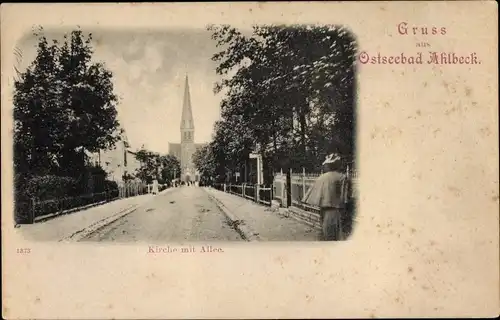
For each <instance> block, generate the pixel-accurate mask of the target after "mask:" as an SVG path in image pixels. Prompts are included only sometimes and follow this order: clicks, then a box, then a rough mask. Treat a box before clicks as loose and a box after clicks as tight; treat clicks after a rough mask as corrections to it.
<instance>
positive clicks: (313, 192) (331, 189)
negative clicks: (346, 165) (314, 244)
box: [302, 154, 347, 241]
mask: <svg viewBox="0 0 500 320" xmlns="http://www.w3.org/2000/svg"><path fill="white" fill-rule="evenodd" d="M323 166H324V171H325V173H323V174H322V175H321V176H319V177H318V179H317V180H316V181H315V183H314V185H313V186H312V187H311V188H310V189H309V190H308V192H307V194H306V195H305V196H304V199H302V202H304V203H307V204H309V205H311V206H315V207H319V208H320V223H321V231H322V240H327V241H331V240H344V234H343V225H342V218H343V217H344V215H345V211H346V207H347V177H346V175H345V174H344V173H342V159H341V158H340V156H339V155H336V154H330V155H329V156H327V157H326V159H325V161H324V162H323Z"/></svg>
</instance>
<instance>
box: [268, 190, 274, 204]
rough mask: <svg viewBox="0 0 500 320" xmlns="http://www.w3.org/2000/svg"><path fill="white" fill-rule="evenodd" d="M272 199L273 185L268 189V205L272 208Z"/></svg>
mask: <svg viewBox="0 0 500 320" xmlns="http://www.w3.org/2000/svg"><path fill="white" fill-rule="evenodd" d="M273 199H274V185H273V186H271V188H270V189H269V206H270V207H271V208H272V206H273Z"/></svg>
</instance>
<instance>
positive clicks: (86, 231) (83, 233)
mask: <svg viewBox="0 0 500 320" xmlns="http://www.w3.org/2000/svg"><path fill="white" fill-rule="evenodd" d="M152 199H154V197H151V198H149V199H147V200H145V201H144V202H142V203H139V204H132V205H130V206H129V207H127V208H125V209H123V210H121V211H119V212H118V213H115V214H113V215H111V216H109V217H106V218H104V219H101V220H99V221H97V222H94V223H92V224H91V225H89V226H86V227H84V228H83V229H81V230H78V231H76V232H74V233H73V234H71V235H69V236H67V237H64V238H63V239H61V240H59V242H79V241H81V240H83V239H85V238H87V237H89V236H90V235H92V234H94V233H96V232H97V231H99V230H101V229H102V228H104V227H106V226H107V225H109V224H111V223H113V222H115V221H116V220H118V219H120V218H123V217H125V216H126V215H128V214H131V213H132V212H134V211H136V210H137V209H139V208H140V207H141V206H143V205H144V204H146V203H148V202H149V201H150V200H152Z"/></svg>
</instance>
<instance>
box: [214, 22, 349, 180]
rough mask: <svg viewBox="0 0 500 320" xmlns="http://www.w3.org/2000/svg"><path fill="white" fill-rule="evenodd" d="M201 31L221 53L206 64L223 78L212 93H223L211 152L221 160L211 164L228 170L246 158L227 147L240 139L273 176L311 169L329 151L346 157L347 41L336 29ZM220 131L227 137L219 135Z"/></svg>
mask: <svg viewBox="0 0 500 320" xmlns="http://www.w3.org/2000/svg"><path fill="white" fill-rule="evenodd" d="M208 29H209V31H211V32H212V39H214V40H215V41H216V42H217V46H218V47H219V48H221V51H220V52H219V53H217V54H215V55H214V56H213V60H214V61H216V62H218V67H217V69H216V72H217V73H218V74H219V75H221V76H223V77H224V78H223V80H222V81H221V82H220V83H217V84H216V87H215V92H224V93H225V97H224V98H223V101H222V104H221V110H222V120H221V123H218V124H217V125H216V126H215V130H216V133H215V139H214V143H215V144H217V145H214V146H213V147H214V150H217V149H220V150H224V153H226V155H227V158H226V159H225V160H222V159H218V161H219V162H223V163H225V164H227V165H229V166H234V165H235V164H236V163H237V162H238V160H239V159H237V158H238V157H241V156H246V155H245V154H244V152H242V149H241V148H240V150H238V148H234V146H235V145H238V146H241V145H244V144H245V143H243V141H244V140H245V139H246V136H245V134H247V135H248V136H249V137H250V140H251V141H252V147H251V148H255V149H257V151H259V152H261V153H263V155H264V157H265V158H266V159H270V165H271V166H273V167H274V168H275V169H277V170H279V168H280V167H283V166H285V167H294V168H297V169H298V168H301V167H305V168H307V169H308V170H314V169H316V168H317V167H318V164H319V163H320V161H321V160H320V159H319V158H322V157H323V156H324V155H326V154H327V153H330V152H338V153H341V154H343V155H344V156H345V157H347V158H348V159H349V158H351V159H352V158H353V156H354V128H355V122H354V120H355V119H354V109H355V106H354V102H355V99H354V92H355V88H354V71H355V70H354V62H355V53H356V44H355V39H354V37H353V36H352V34H350V33H349V32H348V31H347V30H346V29H345V28H343V27H338V26H308V25H301V26H273V25H271V26H256V27H254V29H253V33H252V34H251V35H244V34H243V33H242V32H240V31H238V30H237V29H235V28H231V27H229V26H226V25H223V26H210V27H209V28H208ZM228 127H229V128H230V130H231V131H232V132H233V133H234V134H231V135H229V136H227V132H224V131H225V130H226V128H228ZM219 135H220V136H224V137H226V138H225V139H222V138H220V139H217V137H218V136H219ZM217 141H218V142H217ZM229 146H233V148H231V147H229ZM244 149H248V146H246V145H245V148H244ZM233 150H234V152H232V151H233ZM214 156H215V153H214Z"/></svg>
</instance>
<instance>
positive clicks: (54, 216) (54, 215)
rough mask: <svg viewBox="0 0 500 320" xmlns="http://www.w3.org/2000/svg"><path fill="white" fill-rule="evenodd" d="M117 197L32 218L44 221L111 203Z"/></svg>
mask: <svg viewBox="0 0 500 320" xmlns="http://www.w3.org/2000/svg"><path fill="white" fill-rule="evenodd" d="M118 199H119V198H115V199H112V200H109V201H101V202H96V203H92V204H88V205H86V206H82V207H78V208H72V209H68V210H64V211H60V212H55V213H49V214H46V215H44V216H40V217H36V218H35V219H34V223H41V222H45V221H47V220H51V219H54V218H57V217H59V216H64V215H67V214H70V213H74V212H79V211H83V210H87V209H90V208H93V207H97V206H100V205H103V204H107V203H111V202H113V201H115V200H118Z"/></svg>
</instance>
